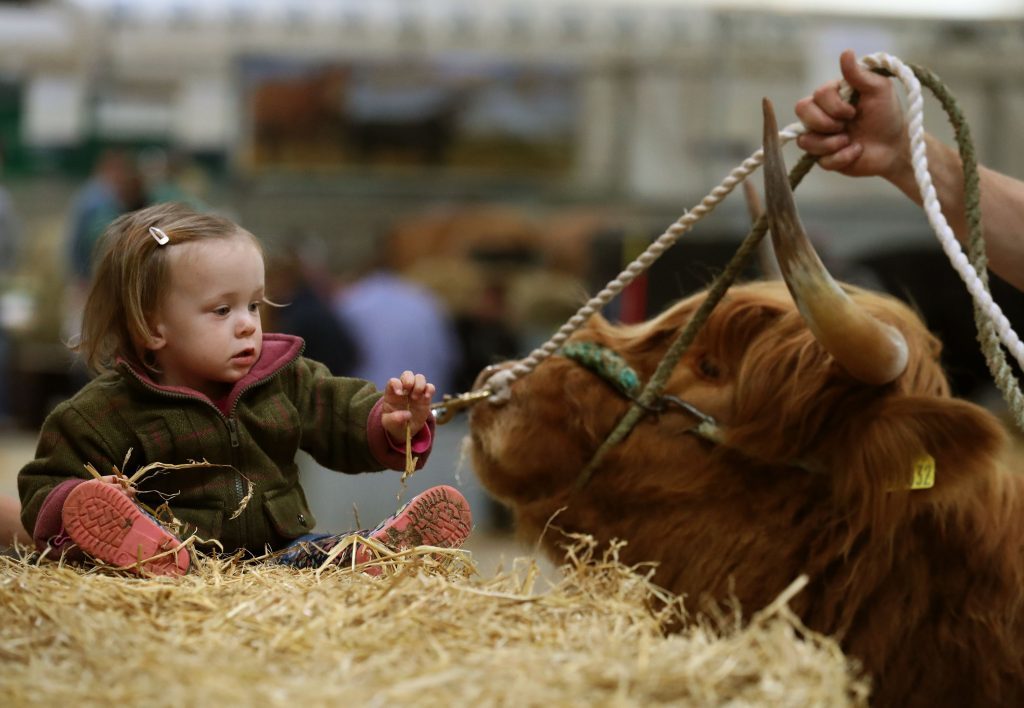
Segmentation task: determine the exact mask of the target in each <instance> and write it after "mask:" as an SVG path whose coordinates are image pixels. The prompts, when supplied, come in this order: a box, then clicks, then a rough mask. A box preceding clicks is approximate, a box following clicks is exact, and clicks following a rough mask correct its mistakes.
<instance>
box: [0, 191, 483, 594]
mask: <svg viewBox="0 0 1024 708" xmlns="http://www.w3.org/2000/svg"><path fill="white" fill-rule="evenodd" d="M267 302H268V301H267V299H266V295H265V293H264V263H263V253H262V250H261V248H260V245H259V242H258V241H257V239H256V238H255V237H254V236H253V235H252V234H251V233H249V232H248V231H246V230H245V229H243V228H241V227H240V226H238V225H237V224H235V223H233V222H232V221H230V220H228V219H224V218H221V217H219V216H215V215H212V214H205V213H198V212H195V211H193V210H192V209H191V208H189V207H186V206H184V205H182V204H159V205H156V206H152V207H148V208H146V209H141V210H139V211H135V212H131V213H129V214H125V215H123V216H121V217H120V218H118V219H117V220H116V221H114V222H113V223H112V224H111V225H110V227H109V228H108V229H107V231H106V233H105V234H104V237H103V241H102V243H101V250H100V252H99V253H98V257H97V265H96V269H95V276H94V280H93V284H92V287H91V290H90V292H89V296H88V300H87V302H86V306H85V312H84V316H83V323H82V336H81V341H80V342H79V343H78V344H77V349H78V351H79V352H80V353H81V355H82V357H83V359H84V361H85V363H86V364H87V365H88V366H89V367H90V369H92V370H94V371H95V372H97V374H98V375H97V376H96V378H94V379H93V380H92V381H91V382H90V383H89V384H87V385H86V386H85V387H84V388H83V389H82V390H81V391H80V392H79V393H78V394H77V395H75V396H74V397H73V398H71V399H70V400H68V401H65V402H63V403H61V404H60V405H58V406H57V407H56V408H55V409H54V411H53V412H52V413H51V414H50V415H49V416H48V417H47V419H46V421H45V422H44V424H43V427H42V431H41V433H40V437H39V444H38V449H37V451H36V457H35V459H34V460H33V461H32V462H30V463H28V464H27V465H26V466H25V467H24V468H23V469H22V470H21V472H20V473H19V475H18V491H19V494H20V497H21V505H22V511H21V519H22V523H23V525H24V526H25V528H26V529H29V530H31V531H32V536H33V539H34V540H35V543H36V545H37V546H38V547H39V548H41V549H42V548H45V547H46V546H47V545H49V546H51V547H53V548H54V549H56V550H58V551H66V550H72V549H75V548H77V549H80V550H81V551H85V552H86V553H88V554H89V555H91V556H93V557H94V558H97V559H100V560H102V561H104V562H106V563H110V564H113V565H115V566H118V567H122V568H132V569H135V570H136V571H137V572H143V573H152V574H161V575H178V574H181V573H184V572H186V571H187V570H188V566H189V554H188V552H187V549H186V548H184V547H183V544H182V542H181V541H180V539H179V538H178V537H176V536H174V535H171V534H170V533H169V532H168V531H166V530H165V529H164V528H163V527H162V526H161V525H159V524H157V523H156V522H155V520H154V519H153V518H152V517H150V516H149V515H148V514H147V513H146V512H145V511H143V509H142V508H140V506H139V505H137V504H136V503H135V500H137V501H138V502H141V503H143V504H145V505H146V506H148V507H150V508H151V509H155V508H157V507H159V506H160V505H161V504H163V503H164V502H167V504H168V506H169V508H170V509H171V510H172V512H173V514H174V516H175V518H176V519H178V520H180V521H181V522H183V524H184V529H183V530H182V532H181V534H180V535H181V537H182V538H186V537H187V536H191V535H192V534H195V535H196V536H197V537H198V538H199V539H202V540H205V541H217V542H218V543H219V544H220V546H221V547H222V549H223V551H225V552H233V551H237V550H245V551H249V552H251V553H253V554H262V553H264V552H266V551H267V550H270V551H281V553H279V554H278V556H279V557H280V559H281V560H282V561H283V562H285V563H289V564H292V565H297V566H306V565H313V564H319V563H320V562H322V561H323V560H324V559H325V558H326V553H327V552H328V551H329V550H330V548H331V547H332V546H333V545H335V544H336V543H337V542H338V540H339V539H340V538H341V537H342V536H341V535H337V536H331V535H327V534H314V533H313V528H314V525H315V520H314V518H313V514H312V513H311V512H310V510H309V506H308V504H307V502H306V497H305V495H304V494H303V490H302V487H301V486H300V485H299V474H298V467H297V465H296V462H295V454H296V452H297V451H298V450H300V449H301V450H305V451H306V452H308V453H309V454H310V455H312V456H313V458H314V459H316V460H317V461H318V462H319V463H320V464H322V465H324V466H325V467H329V468H331V469H335V470H339V471H343V472H350V473H355V472H362V471H367V470H379V469H384V468H390V469H403V468H404V466H405V460H406V455H405V445H406V436H407V434H409V435H411V446H412V451H413V453H414V454H415V455H416V456H417V457H418V463H417V467H422V466H423V464H424V463H425V462H426V459H427V457H428V454H429V451H430V446H431V442H432V435H433V426H434V423H433V419H432V417H431V415H430V399H431V396H433V394H434V387H433V385H431V384H430V383H428V382H427V381H426V380H425V378H424V377H423V376H422V375H419V374H413V373H412V372H411V371H405V372H403V373H402V374H401V375H400V376H399V377H397V378H393V379H391V380H390V381H389V382H388V384H387V386H386V387H385V389H384V391H383V393H382V392H379V391H378V390H377V389H376V388H375V387H374V386H373V384H370V383H369V382H366V381H362V380H358V379H352V378H343V377H334V376H331V375H330V373H329V372H328V370H327V368H326V367H325V366H323V365H322V364H319V363H317V362H315V361H312V360H310V359H306V358H304V357H303V356H302V350H303V342H302V340H301V339H299V338H297V337H293V336H289V335H284V334H269V333H267V334H265V333H264V332H263V330H262V326H261V323H260V309H261V308H262V307H264V305H265V304H266V303H267ZM381 320H382V321H381V326H385V327H386V326H387V320H386V317H385V315H384V313H382V318H381ZM152 463H160V464H161V465H168V467H164V468H160V469H156V470H154V471H151V472H149V473H147V474H146V475H144V476H142V477H141V479H140V481H139V482H138V484H137V485H136V487H135V488H134V489H128V488H127V487H126V486H125V485H124V484H123V483H122V480H123V477H118V476H117V475H115V474H113V471H114V470H115V468H117V469H118V470H119V471H120V472H121V473H123V474H126V475H128V476H131V475H132V473H133V471H135V470H138V469H139V468H141V467H143V466H145V465H149V464H152ZM192 463H198V464H192ZM86 465H91V466H92V467H93V468H94V469H96V470H99V471H100V473H101V474H102V475H104V476H103V477H102V478H100V479H94V478H92V477H91V476H90V474H89V472H88V470H87V468H86ZM178 465H181V466H180V467H177V466H178ZM470 525H471V517H470V512H469V507H468V504H467V503H466V500H465V499H464V498H463V497H462V495H460V494H459V493H458V492H457V491H456V490H455V489H453V488H451V487H447V486H440V487H434V488H432V489H429V490H427V491H426V492H423V493H422V494H420V495H419V496H417V497H415V498H414V499H413V500H412V501H410V502H409V504H408V505H406V507H405V508H403V509H401V510H400V511H399V513H397V514H396V515H395V516H393V517H391V518H389V519H386V520H385V521H384V522H383V523H382V524H381V525H380V526H379V527H378V528H377V529H374V530H373V531H372V532H371V534H370V535H371V537H373V538H375V539H378V540H380V541H381V542H383V543H385V544H387V545H389V546H391V547H393V548H397V547H401V546H411V545H420V544H426V545H435V546H442V547H456V546H458V545H460V544H461V543H462V542H463V540H464V539H465V538H466V536H467V535H468V534H469V530H470ZM344 535H347V534H344ZM350 552H351V549H349V551H346V554H344V555H342V556H341V557H339V560H340V561H341V562H345V561H346V560H349V561H350V560H351V556H350V555H348V554H349V553H350ZM355 553H356V561H357V562H362V561H364V560H367V559H368V558H369V551H368V550H367V549H366V548H365V547H357V548H356V549H355Z"/></svg>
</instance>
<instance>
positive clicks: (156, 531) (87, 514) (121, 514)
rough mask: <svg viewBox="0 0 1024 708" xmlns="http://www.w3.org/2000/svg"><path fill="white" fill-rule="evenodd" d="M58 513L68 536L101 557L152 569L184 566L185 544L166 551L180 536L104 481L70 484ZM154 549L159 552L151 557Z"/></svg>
mask: <svg viewBox="0 0 1024 708" xmlns="http://www.w3.org/2000/svg"><path fill="white" fill-rule="evenodd" d="M62 517H63V520H64V529H65V531H66V532H67V534H68V535H69V536H70V537H71V540H72V541H74V542H75V543H76V544H77V545H78V547H79V548H81V549H82V550H83V551H85V552H86V553H88V554H89V555H91V556H92V557H94V558H98V559H99V560H101V561H103V562H105V563H110V564H112V565H115V566H117V567H119V568H123V569H125V570H134V571H136V572H138V570H139V567H140V566H141V569H142V570H143V571H145V572H146V573H150V574H152V575H183V574H185V573H186V572H187V571H188V568H189V563H190V562H191V559H190V558H189V555H188V550H187V549H184V548H182V549H180V550H179V551H178V552H177V553H174V554H169V555H168V554H166V551H167V550H169V549H171V548H175V547H176V546H179V545H181V542H180V541H179V540H178V539H177V538H175V537H174V536H172V535H171V534H170V533H168V532H167V531H165V530H164V529H162V528H161V527H160V526H159V524H157V523H156V522H155V521H153V520H152V519H151V518H150V517H149V516H148V515H147V514H145V513H144V512H143V511H142V510H141V509H139V508H138V507H137V506H135V503H134V502H133V501H132V500H131V499H129V498H128V497H127V496H126V495H125V494H124V493H123V492H121V491H120V490H119V489H117V488H116V487H114V486H112V485H110V484H107V483H105V482H99V483H95V484H93V483H89V482H86V483H85V484H80V485H78V486H77V487H75V488H74V489H73V490H72V491H71V493H70V494H68V498H67V499H66V500H65V502H64V509H63V511H62ZM160 554H165V555H161V556H160V557H159V558H154V557H153V556H156V555H160Z"/></svg>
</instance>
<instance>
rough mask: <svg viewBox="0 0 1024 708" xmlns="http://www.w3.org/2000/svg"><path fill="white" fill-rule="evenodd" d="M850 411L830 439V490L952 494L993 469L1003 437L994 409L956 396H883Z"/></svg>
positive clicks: (871, 494) (867, 495)
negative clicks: (849, 419)
mask: <svg viewBox="0 0 1024 708" xmlns="http://www.w3.org/2000/svg"><path fill="white" fill-rule="evenodd" d="M856 416H857V420H856V421H854V422H853V424H852V425H848V426H844V428H845V431H844V432H843V433H842V434H841V435H840V437H841V438H842V440H840V441H838V443H837V444H835V445H832V444H830V450H831V455H832V464H833V465H834V467H835V478H834V484H835V490H836V493H837V494H839V495H841V496H845V497H855V498H861V499H872V498H874V499H880V498H891V499H893V500H899V499H905V500H909V501H913V500H922V501H924V500H928V501H934V502H940V501H944V500H948V499H951V498H953V497H955V496H957V495H958V494H959V493H961V492H962V491H963V489H964V486H965V485H967V484H970V483H971V482H972V480H975V481H976V480H977V479H979V478H980V476H983V475H986V474H992V472H993V470H994V469H995V467H996V466H997V465H998V459H999V456H1000V454H1001V453H1002V451H1003V448H1004V446H1005V443H1006V432H1005V430H1004V429H1003V426H1002V425H1001V423H1000V422H999V421H998V420H997V419H996V418H995V416H993V415H992V414H991V413H989V412H988V411H986V410H985V409H984V408H981V407H979V406H977V405H974V404H973V403H968V402H967V401H962V400H958V399H954V398H936V397H925V396H899V397H892V398H883V399H881V400H880V401H878V403H877V405H875V406H870V407H869V409H868V410H863V411H859V412H858V413H856ZM905 494H909V497H904V496H903V495H905Z"/></svg>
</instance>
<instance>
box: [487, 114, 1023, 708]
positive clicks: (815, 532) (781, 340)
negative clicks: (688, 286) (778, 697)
mask: <svg viewBox="0 0 1024 708" xmlns="http://www.w3.org/2000/svg"><path fill="white" fill-rule="evenodd" d="M776 131H777V128H776V126H775V120H774V116H773V115H772V113H771V110H770V104H767V102H766V106H765V152H766V162H765V182H766V194H767V200H768V211H769V216H770V219H771V229H772V238H773V241H774V245H775V250H776V253H777V254H778V259H779V263H780V267H781V270H782V273H783V275H784V277H785V281H786V282H785V284H782V283H766V282H765V283H751V284H748V285H744V286H736V287H733V288H732V289H731V290H730V291H729V292H728V293H727V295H726V297H725V299H724V300H723V301H722V302H721V303H719V305H718V306H717V308H716V309H715V310H714V311H713V312H712V314H711V317H710V319H709V320H708V322H707V323H706V324H705V325H704V326H703V328H702V329H701V330H700V333H699V334H698V336H697V338H696V340H695V341H694V343H693V345H692V346H691V347H690V348H689V350H688V351H687V352H686V354H685V356H684V357H683V359H682V360H681V361H680V362H679V363H678V364H677V365H676V367H675V369H674V371H673V372H672V374H671V376H670V378H669V380H668V382H667V385H666V387H665V392H666V394H668V395H667V396H663V397H662V399H661V400H659V401H658V402H657V405H656V406H655V408H656V409H657V410H656V411H654V412H652V413H650V414H648V415H646V416H645V417H644V418H642V419H641V420H640V422H639V423H638V424H637V425H636V427H635V428H634V429H633V430H632V432H631V433H630V434H629V436H628V437H626V438H625V439H624V440H623V441H622V442H621V443H619V444H618V445H617V446H615V447H614V448H612V449H611V451H610V452H609V453H608V454H607V455H606V456H605V457H604V459H603V462H602V463H601V464H600V465H599V466H598V467H597V468H596V470H595V471H594V473H593V476H592V477H591V478H590V479H589V481H587V482H586V483H585V484H582V485H580V484H579V482H580V479H581V477H580V473H581V471H582V470H584V468H585V467H586V465H587V463H588V461H589V460H590V459H591V458H592V457H593V455H594V452H595V451H596V450H597V449H598V447H599V446H600V444H601V443H602V442H603V441H604V440H605V439H606V437H607V436H608V434H609V433H610V432H611V431H612V430H613V429H614V428H615V426H616V424H617V422H618V421H619V420H620V419H621V418H622V416H623V415H624V414H625V412H626V411H627V409H628V408H629V406H630V400H629V398H630V397H633V396H635V395H636V394H637V393H638V390H639V387H637V386H635V385H630V381H629V377H623V376H621V374H622V372H623V371H628V370H630V369H627V368H625V366H628V367H630V368H631V370H632V371H634V372H635V373H636V379H637V380H638V381H639V382H643V381H646V380H647V379H648V378H649V377H650V376H651V375H652V374H653V372H654V370H655V368H656V366H657V365H658V363H659V362H660V361H661V359H662V357H663V355H664V353H665V350H666V348H667V346H668V345H669V343H670V342H671V341H672V340H673V338H674V337H675V336H676V335H677V334H678V333H679V331H680V330H681V328H682V327H683V326H684V324H685V323H686V322H687V320H688V319H689V318H690V317H691V316H692V315H693V313H694V311H695V310H696V309H697V308H698V306H699V305H700V304H701V302H702V301H703V299H704V297H705V296H704V294H699V295H696V296H694V297H691V298H689V299H687V300H685V301H682V302H680V303H678V304H677V305H675V306H674V307H672V308H671V309H669V310H667V311H666V312H664V313H663V314H662V315H660V316H658V317H657V318H655V319H653V320H651V321H648V322H645V323H641V324H638V325H631V326H621V325H620V326H616V325H613V324H610V323H609V322H607V321H605V320H604V319H602V318H601V317H598V316H595V317H594V318H592V320H591V321H590V322H589V323H588V324H587V325H586V326H585V327H583V328H582V329H581V330H580V331H578V332H577V333H576V334H575V335H574V336H573V337H572V338H571V340H570V342H569V343H568V345H567V347H565V348H564V349H565V351H564V354H565V355H563V356H553V357H550V358H549V359H547V360H546V361H545V362H544V363H542V364H541V365H540V366H539V367H538V368H537V369H536V370H535V371H533V372H532V373H530V374H528V375H526V376H525V377H523V378H521V379H520V380H518V381H515V382H514V383H513V384H512V385H511V389H510V392H509V393H510V398H509V400H507V401H506V402H504V403H498V404H491V403H486V402H485V403H481V404H478V405H477V406H476V407H475V408H474V409H473V411H472V414H471V418H470V432H471V439H472V451H473V462H474V467H475V470H476V472H477V474H478V475H479V477H480V479H481V480H482V482H483V484H484V485H485V486H486V487H487V489H488V490H490V492H491V493H492V494H493V495H494V496H496V497H497V498H498V499H500V500H502V501H504V502H505V503H506V504H508V505H509V506H510V507H511V508H512V510H513V511H514V513H515V516H516V520H517V523H518V525H519V528H520V531H521V532H522V534H523V535H525V536H527V537H530V538H531V539H535V538H536V537H537V536H538V535H539V534H541V533H543V529H544V528H545V525H546V524H548V523H549V522H551V523H552V524H553V525H554V526H556V527H559V528H561V529H563V530H564V531H567V532H579V533H586V534H590V535H592V536H594V537H595V538H596V539H597V540H598V541H599V542H601V543H608V542H610V541H611V540H613V539H624V540H626V541H628V545H627V546H626V547H625V548H624V549H623V551H622V558H623V559H624V560H625V561H626V562H628V563H639V562H647V561H653V562H655V563H656V567H657V570H656V575H655V580H656V582H658V583H660V584H661V585H663V586H664V587H667V588H669V589H671V590H673V591H675V592H678V593H683V594H685V595H686V596H687V597H689V598H690V599H691V602H692V603H696V604H700V603H701V602H702V601H712V602H719V601H724V600H728V599H730V598H735V599H736V600H738V601H739V602H740V603H741V606H742V608H743V610H744V611H745V612H746V613H747V614H750V613H752V612H754V611H756V610H758V609H760V608H763V607H765V606H766V605H767V604H769V603H770V602H771V601H772V600H773V599H774V598H776V597H777V596H778V595H779V593H780V592H782V591H783V590H784V589H785V588H786V587H787V586H788V585H789V584H790V583H791V582H792V581H793V580H794V579H795V578H796V577H797V576H799V575H800V574H806V575H807V576H808V577H809V580H810V582H809V584H808V585H807V587H806V589H805V590H804V591H803V592H802V593H801V594H800V595H798V596H797V597H796V598H794V599H793V600H792V602H791V606H792V608H793V609H794V611H796V612H797V613H798V614H799V615H800V616H801V617H802V619H803V621H804V622H805V623H806V624H807V625H808V626H809V627H810V628H812V629H814V630H817V631H819V632H823V633H826V634H829V635H835V636H837V637H838V638H839V639H840V641H841V642H842V646H843V647H844V650H845V651H847V652H848V653H849V654H850V655H852V656H855V657H856V658H858V659H859V660H860V661H861V662H863V664H864V666H865V667H866V669H867V671H868V672H869V673H870V674H871V676H872V677H873V678H874V682H875V683H874V701H875V702H876V703H877V704H878V705H899V706H906V705H929V706H934V705H956V706H963V705H1024V508H1022V491H1024V490H1022V488H1021V478H1020V477H1018V476H1014V475H1012V474H1010V473H1008V472H1007V471H1005V470H1002V469H1000V468H999V459H1000V455H1001V451H1002V448H1003V445H1004V438H1005V433H1004V430H1003V428H1002V427H1001V425H1000V423H999V421H998V420H997V419H996V418H995V417H994V416H993V415H991V414H990V413H989V412H987V411H986V410H984V409H983V408H980V407H978V406H976V405H974V404H972V403H969V402H966V401H962V400H957V399H954V398H951V397H950V395H949V387H948V383H947V380H946V377H945V375H944V372H943V370H942V368H941V365H940V363H939V354H940V343H939V341H938V340H937V339H936V338H935V337H934V336H932V335H931V334H930V333H929V332H928V331H927V329H926V328H925V327H924V325H923V324H922V322H921V320H920V319H919V318H918V317H917V316H916V315H915V314H914V312H913V311H912V310H911V309H910V308H909V307H907V306H906V305H904V304H902V303H901V302H899V301H897V300H895V299H893V298H890V297H888V296H882V295H878V294H874V293H871V292H868V291H865V290H861V289H856V288H852V287H849V286H840V285H838V284H836V283H835V282H834V281H832V279H831V277H830V276H828V274H827V272H825V270H824V268H823V267H821V264H820V261H819V260H818V258H817V256H816V255H815V254H814V253H813V250H811V249H810V246H809V243H808V242H807V240H806V235H805V234H804V233H803V229H802V226H801V224H800V222H799V219H798V217H797V215H796V210H795V206H794V204H793V200H792V194H791V192H790V191H789V186H788V183H787V181H786V176H785V172H784V168H783V165H782V161H781V160H782V158H781V153H780V150H779V145H778V139H777V133H776ZM787 286H788V289H789V292H787ZM583 343H586V344H583ZM580 347H589V348H590V355H589V356H583V357H581V358H582V360H583V361H584V362H585V363H587V364H589V365H590V366H584V365H582V364H581V363H580V361H578V360H577V359H576V358H573V357H572V356H570V353H571V352H573V351H577V350H579V348H580ZM595 352H596V354H595ZM617 357H621V360H620V362H619V364H618V365H616V366H612V367H606V369H614V370H615V371H616V372H617V374H618V376H616V377H612V378H613V379H614V380H613V381H612V382H611V383H609V382H608V381H602V379H601V377H599V376H598V375H597V374H595V371H597V372H602V367H601V366H600V365H597V366H595V362H600V361H612V360H615V359H616V358H617ZM591 367H593V368H591ZM603 373H605V374H607V373H608V371H607V370H605V371H604V372H603ZM488 375H490V373H489V372H485V374H482V375H481V377H480V379H479V380H478V387H482V386H484V385H486V380H487V376H488ZM606 378H607V377H606ZM932 473H934V476H933V475H932ZM561 542H562V541H561V539H560V538H559V537H558V534H556V533H554V532H552V531H548V532H547V533H546V534H545V535H544V544H545V545H546V547H547V549H548V551H549V552H550V553H551V554H553V555H554V556H556V557H557V556H559V555H560V549H559V546H560V544H561Z"/></svg>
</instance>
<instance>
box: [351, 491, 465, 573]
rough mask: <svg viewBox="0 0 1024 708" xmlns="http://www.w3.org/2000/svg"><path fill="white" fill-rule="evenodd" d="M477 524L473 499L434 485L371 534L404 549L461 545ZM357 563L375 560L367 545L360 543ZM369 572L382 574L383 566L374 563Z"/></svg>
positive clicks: (390, 544)
mask: <svg viewBox="0 0 1024 708" xmlns="http://www.w3.org/2000/svg"><path fill="white" fill-rule="evenodd" d="M472 528H473V516H472V514H471V513H470V510H469V502H467V501H466V498H465V497H464V496H462V494H460V493H459V492H458V491H457V490H456V489H455V488H454V487H449V486H445V485H443V486H440V487H432V488H430V489H428V490H427V491H425V492H422V493H421V494H420V495H419V496H417V497H414V498H413V499H412V500H411V501H410V502H409V503H408V504H406V506H405V507H404V508H403V509H402V510H401V511H399V512H398V513H397V514H396V515H395V517H394V518H393V519H391V520H389V521H388V523H386V524H384V525H383V526H382V527H381V528H379V529H376V530H374V531H373V532H372V533H371V534H370V536H369V537H370V538H371V539H373V540H375V541H379V542H381V543H383V544H384V545H385V546H387V547H388V548H391V549H393V550H395V551H400V550H402V549H405V548H413V547H414V546H437V547H440V548H458V547H459V546H461V545H462V544H463V542H464V541H465V540H466V538H467V537H468V536H469V532H470V530H471V529H472ZM356 546H357V547H356V551H355V562H356V564H357V565H359V564H362V563H366V562H368V561H370V560H373V558H374V555H373V553H372V552H371V551H370V549H369V548H367V547H366V546H363V545H360V544H356ZM364 572H365V573H367V574H368V575H380V573H381V568H379V567H377V566H370V567H368V568H366V569H365V570H364Z"/></svg>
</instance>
